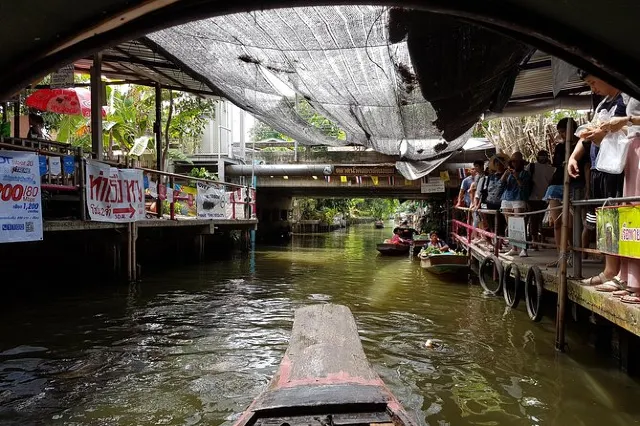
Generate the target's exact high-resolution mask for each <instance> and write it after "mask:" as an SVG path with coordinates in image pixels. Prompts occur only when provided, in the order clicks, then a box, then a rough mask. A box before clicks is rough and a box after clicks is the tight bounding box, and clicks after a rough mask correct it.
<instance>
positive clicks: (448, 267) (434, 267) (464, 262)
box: [419, 252, 469, 278]
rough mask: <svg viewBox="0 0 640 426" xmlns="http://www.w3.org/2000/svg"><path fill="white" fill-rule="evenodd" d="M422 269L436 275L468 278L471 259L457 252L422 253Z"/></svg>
mask: <svg viewBox="0 0 640 426" xmlns="http://www.w3.org/2000/svg"><path fill="white" fill-rule="evenodd" d="M419 257H420V267H422V269H425V270H427V271H429V272H431V273H432V274H435V275H458V274H462V275H460V276H464V277H465V278H466V277H467V275H466V274H467V273H468V272H469V259H467V256H461V255H458V254H456V253H455V252H449V253H440V254H426V253H420V255H419Z"/></svg>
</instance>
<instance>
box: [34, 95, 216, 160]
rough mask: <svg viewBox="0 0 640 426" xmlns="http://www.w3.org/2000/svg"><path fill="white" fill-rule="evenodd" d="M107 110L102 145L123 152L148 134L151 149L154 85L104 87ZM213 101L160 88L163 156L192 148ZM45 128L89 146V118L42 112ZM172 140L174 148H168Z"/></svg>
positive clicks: (64, 139) (211, 112)
mask: <svg viewBox="0 0 640 426" xmlns="http://www.w3.org/2000/svg"><path fill="white" fill-rule="evenodd" d="M107 100H108V114H107V116H106V117H105V118H103V126H102V130H103V138H104V146H105V147H106V148H107V149H108V150H109V151H110V150H111V149H112V148H119V149H121V150H123V151H125V152H128V150H129V149H131V147H132V146H133V144H134V141H135V140H136V138H139V137H141V136H149V137H150V140H149V144H148V147H147V148H148V149H150V150H152V151H153V150H155V146H156V143H155V134H154V130H153V124H154V122H155V89H154V88H151V87H146V86H137V85H131V86H128V87H125V88H124V90H116V89H113V87H111V86H108V87H107ZM214 112H215V102H214V101H212V100H208V99H203V98H200V97H198V96H195V95H192V94H189V93H184V92H172V91H170V90H162V123H161V128H162V130H163V133H165V141H164V142H163V147H164V150H163V157H165V158H166V157H167V156H168V155H169V156H171V155H172V154H175V153H176V151H179V152H189V153H192V152H194V151H195V147H196V146H197V144H199V142H200V140H199V139H200V137H201V136H202V133H203V131H204V127H205V125H206V123H207V121H208V120H209V119H210V118H212V117H213V115H214ZM43 116H44V119H45V123H46V126H47V129H48V130H49V133H50V134H54V135H55V138H56V140H58V141H60V142H69V143H71V144H72V145H74V146H82V147H84V148H85V149H87V150H90V149H91V129H90V120H89V119H87V118H84V117H82V116H71V115H62V114H52V113H45V114H43ZM173 144H176V145H177V147H178V149H177V150H172V149H170V145H173Z"/></svg>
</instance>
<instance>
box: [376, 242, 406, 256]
mask: <svg viewBox="0 0 640 426" xmlns="http://www.w3.org/2000/svg"><path fill="white" fill-rule="evenodd" d="M376 249H377V250H378V251H379V252H380V254H381V255H383V256H402V255H406V254H409V250H411V246H410V245H408V244H390V243H380V244H376Z"/></svg>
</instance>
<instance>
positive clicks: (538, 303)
mask: <svg viewBox="0 0 640 426" xmlns="http://www.w3.org/2000/svg"><path fill="white" fill-rule="evenodd" d="M543 289H544V281H543V280H542V273H541V272H540V268H538V267H537V266H535V265H533V266H531V268H529V271H528V272H527V279H526V280H525V286H524V299H525V302H526V305H527V313H528V314H529V318H531V320H532V321H535V322H539V321H540V320H541V319H542V309H541V307H542V293H543Z"/></svg>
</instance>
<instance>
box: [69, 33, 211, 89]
mask: <svg viewBox="0 0 640 426" xmlns="http://www.w3.org/2000/svg"><path fill="white" fill-rule="evenodd" d="M92 64H93V60H92V59H91V58H85V59H81V60H79V61H76V62H75V63H74V65H75V68H76V70H77V71H81V72H89V70H90V68H91V66H92ZM102 74H103V75H104V76H106V77H108V78H111V79H116V80H122V81H127V82H132V83H133V82H137V83H140V82H144V81H146V82H150V83H151V82H154V83H160V84H161V85H162V86H163V87H166V88H173V89H176V90H182V91H186V92H192V93H198V94H202V95H215V96H218V95H220V92H219V91H218V90H217V89H216V88H215V87H214V86H213V85H212V84H211V82H210V81H208V80H207V79H206V78H204V77H203V76H202V75H201V74H198V73H196V72H194V71H193V70H192V69H191V68H189V67H188V66H187V65H186V64H185V63H184V62H182V61H179V60H177V59H176V58H174V57H173V56H171V55H170V54H169V53H168V52H166V51H165V50H164V49H163V48H161V47H160V46H158V45H156V44H155V43H154V42H152V41H151V40H149V39H147V38H142V39H138V40H132V41H128V42H125V43H120V44H119V45H117V46H114V47H112V48H109V49H106V50H104V51H103V52H102Z"/></svg>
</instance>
